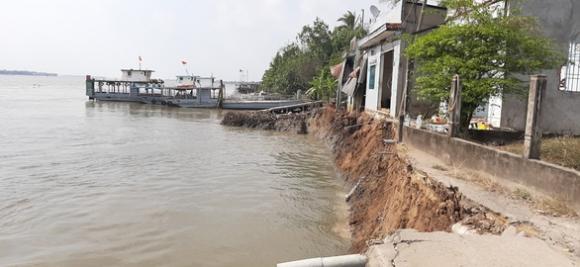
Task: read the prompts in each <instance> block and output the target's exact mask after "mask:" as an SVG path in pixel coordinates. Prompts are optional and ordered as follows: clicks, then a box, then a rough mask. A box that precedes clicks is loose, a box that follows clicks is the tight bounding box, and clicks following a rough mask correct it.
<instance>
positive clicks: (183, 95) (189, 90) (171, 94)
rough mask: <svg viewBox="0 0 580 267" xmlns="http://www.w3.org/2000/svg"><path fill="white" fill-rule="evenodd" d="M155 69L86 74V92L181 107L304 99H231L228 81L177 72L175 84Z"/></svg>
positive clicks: (255, 105) (254, 105)
mask: <svg viewBox="0 0 580 267" xmlns="http://www.w3.org/2000/svg"><path fill="white" fill-rule="evenodd" d="M153 72H154V71H153V70H133V69H123V70H121V73H122V75H121V79H120V80H107V79H95V78H94V77H92V76H90V75H87V77H86V95H87V96H88V97H89V99H91V100H97V101H121V102H138V103H143V104H154V105H167V106H175V107H182V108H223V109H243V110H261V109H270V108H276V107H283V106H289V105H295V104H300V103H303V101H301V100H292V99H291V100H228V99H226V98H225V85H224V82H223V81H222V80H217V79H215V78H214V77H201V76H194V75H186V76H177V85H176V86H175V87H168V86H165V82H164V81H163V80H161V79H152V78H151V76H152V73H153Z"/></svg>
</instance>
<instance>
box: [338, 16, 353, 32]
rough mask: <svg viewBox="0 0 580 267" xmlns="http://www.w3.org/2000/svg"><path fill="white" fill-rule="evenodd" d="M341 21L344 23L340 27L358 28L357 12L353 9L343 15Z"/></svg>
mask: <svg viewBox="0 0 580 267" xmlns="http://www.w3.org/2000/svg"><path fill="white" fill-rule="evenodd" d="M338 21H339V22H342V24H343V25H340V26H339V28H348V29H353V30H354V29H355V28H356V14H355V13H354V12H352V11H348V12H346V13H344V15H342V17H340V18H339V19H338Z"/></svg>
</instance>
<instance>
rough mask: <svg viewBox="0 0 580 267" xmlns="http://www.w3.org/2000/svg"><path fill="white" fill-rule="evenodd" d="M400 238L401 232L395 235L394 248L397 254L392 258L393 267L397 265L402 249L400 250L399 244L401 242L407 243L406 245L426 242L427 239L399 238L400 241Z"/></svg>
mask: <svg viewBox="0 0 580 267" xmlns="http://www.w3.org/2000/svg"><path fill="white" fill-rule="evenodd" d="M400 238H401V234H400V233H397V234H396V236H394V237H393V248H394V250H395V256H394V257H393V259H392V260H391V266H392V267H397V263H396V260H397V258H398V257H399V253H400V251H399V245H400V244H406V245H409V246H410V245H412V244H415V243H421V242H425V240H418V239H415V240H399V241H397V240H398V239H400Z"/></svg>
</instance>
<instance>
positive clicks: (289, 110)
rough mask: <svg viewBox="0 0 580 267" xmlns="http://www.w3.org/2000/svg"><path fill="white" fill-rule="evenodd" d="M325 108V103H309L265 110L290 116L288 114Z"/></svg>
mask: <svg viewBox="0 0 580 267" xmlns="http://www.w3.org/2000/svg"><path fill="white" fill-rule="evenodd" d="M322 106H324V102H322V101H316V102H308V103H301V104H295V105H288V106H282V107H275V108H270V109H266V110H264V112H269V113H273V114H288V113H301V112H306V111H310V110H313V109H315V108H320V107H322Z"/></svg>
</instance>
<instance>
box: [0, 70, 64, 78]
mask: <svg viewBox="0 0 580 267" xmlns="http://www.w3.org/2000/svg"><path fill="white" fill-rule="evenodd" d="M0 75H19V76H50V77H56V76H58V74H56V73H49V72H36V71H26V70H0Z"/></svg>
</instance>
